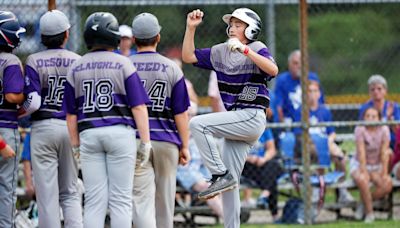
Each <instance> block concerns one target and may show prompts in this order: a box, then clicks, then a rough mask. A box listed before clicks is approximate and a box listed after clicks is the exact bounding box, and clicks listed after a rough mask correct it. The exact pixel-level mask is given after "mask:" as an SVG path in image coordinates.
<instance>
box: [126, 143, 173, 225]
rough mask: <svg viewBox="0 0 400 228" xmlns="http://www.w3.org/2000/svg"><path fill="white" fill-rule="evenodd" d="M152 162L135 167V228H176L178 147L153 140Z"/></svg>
mask: <svg viewBox="0 0 400 228" xmlns="http://www.w3.org/2000/svg"><path fill="white" fill-rule="evenodd" d="M151 145H152V148H153V150H152V152H151V155H150V160H149V162H148V163H147V164H146V165H145V166H143V167H140V166H139V165H138V164H137V165H136V171H135V181H134V188H133V224H134V227H135V228H156V227H157V228H173V223H174V221H173V219H174V208H175V192H176V172H177V167H178V159H179V148H178V146H177V145H175V144H173V143H169V142H161V141H151Z"/></svg>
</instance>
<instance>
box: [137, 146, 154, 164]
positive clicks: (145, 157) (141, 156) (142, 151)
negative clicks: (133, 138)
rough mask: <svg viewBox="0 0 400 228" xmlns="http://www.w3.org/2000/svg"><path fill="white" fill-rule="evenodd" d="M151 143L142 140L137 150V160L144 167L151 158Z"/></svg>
mask: <svg viewBox="0 0 400 228" xmlns="http://www.w3.org/2000/svg"><path fill="white" fill-rule="evenodd" d="M150 151H151V143H150V142H147V143H144V142H140V145H139V148H138V150H137V158H136V159H137V160H138V161H139V165H140V166H141V167H143V166H144V165H145V164H146V163H147V162H148V161H149V159H150Z"/></svg>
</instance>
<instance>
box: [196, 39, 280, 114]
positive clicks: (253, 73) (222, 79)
mask: <svg viewBox="0 0 400 228" xmlns="http://www.w3.org/2000/svg"><path fill="white" fill-rule="evenodd" d="M248 46H249V48H251V49H252V50H253V51H255V52H257V53H258V54H260V55H262V56H265V57H266V58H269V59H270V60H271V61H273V62H275V60H274V59H273V57H272V56H271V54H270V53H269V50H268V48H267V47H266V46H265V45H264V44H263V43H261V42H260V41H255V42H252V43H250V44H249V45H248ZM195 55H196V57H197V60H198V62H197V63H195V64H194V65H195V66H197V67H200V68H205V69H209V70H214V71H215V72H216V73H217V78H218V87H219V90H220V94H221V98H222V101H223V102H224V106H225V108H226V110H228V111H229V110H233V109H243V108H259V109H265V108H267V107H268V106H269V92H268V87H267V82H268V80H270V79H271V76H270V75H268V74H267V73H265V72H263V71H262V70H261V69H260V68H258V67H257V65H256V64H255V63H254V62H253V61H252V60H250V59H249V58H247V57H246V56H244V55H243V54H241V53H239V52H232V51H230V50H229V48H228V45H227V43H221V44H217V45H214V46H213V47H211V48H204V49H196V50H195Z"/></svg>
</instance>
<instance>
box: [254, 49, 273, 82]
mask: <svg viewBox="0 0 400 228" xmlns="http://www.w3.org/2000/svg"><path fill="white" fill-rule="evenodd" d="M257 53H258V54H259V55H262V56H264V57H265V58H267V59H269V60H271V61H272V62H273V63H275V64H276V62H275V59H274V57H272V55H271V53H269V50H268V48H262V49H261V50H259V51H258V52H257ZM260 71H261V72H262V73H263V75H264V76H266V77H267V79H268V80H271V79H272V78H273V77H271V76H270V75H269V74H267V73H265V72H264V71H262V70H261V69H260Z"/></svg>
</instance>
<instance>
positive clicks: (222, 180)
mask: <svg viewBox="0 0 400 228" xmlns="http://www.w3.org/2000/svg"><path fill="white" fill-rule="evenodd" d="M236 186H237V181H236V180H235V179H234V178H233V176H232V174H230V173H229V172H228V173H226V174H225V175H223V176H214V177H213V178H212V179H211V185H210V187H208V188H207V189H206V190H205V191H202V192H200V193H199V195H198V196H197V197H198V198H199V199H201V200H208V199H211V198H213V197H215V196H217V195H219V194H221V193H223V192H226V191H229V190H232V189H234V188H236Z"/></svg>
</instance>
